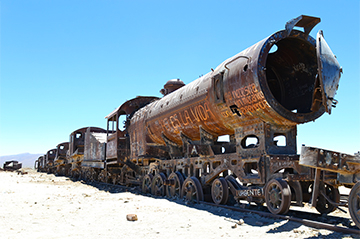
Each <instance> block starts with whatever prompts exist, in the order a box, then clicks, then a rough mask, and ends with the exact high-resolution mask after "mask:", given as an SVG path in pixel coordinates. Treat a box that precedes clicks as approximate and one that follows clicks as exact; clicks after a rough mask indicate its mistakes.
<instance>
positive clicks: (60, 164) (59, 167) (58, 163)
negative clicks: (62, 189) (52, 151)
mask: <svg viewBox="0 0 360 240" xmlns="http://www.w3.org/2000/svg"><path fill="white" fill-rule="evenodd" d="M68 151H69V142H63V143H59V144H58V145H57V146H56V156H55V159H54V167H55V168H56V170H55V173H56V174H57V175H60V176H69V174H70V169H69V165H68V164H67V159H66V155H67V152H68Z"/></svg>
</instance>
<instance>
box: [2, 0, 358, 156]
mask: <svg viewBox="0 0 360 240" xmlns="http://www.w3.org/2000/svg"><path fill="white" fill-rule="evenodd" d="M359 11H360V5H359V1H346V3H344V1H334V0H330V1H234V0H231V1H213V0H207V1H187V0H182V1H172V0H168V1H151V0H148V1H140V0H134V1H121V0H118V1H111V0H103V1H100V0H98V1H93V0H86V1H81V0H75V1H74V0H71V1H67V0H51V1H49V0H26V1H25V0H24V1H21V0H2V1H1V2H0V34H1V35H0V156H4V155H11V154H18V153H24V152H29V153H45V152H46V151H47V150H49V149H51V148H54V147H55V146H56V145H57V144H58V143H60V142H64V141H68V140H69V134H70V133H71V132H72V131H74V130H76V129H78V128H81V127H85V126H97V127H102V128H106V120H105V119H104V117H105V116H106V115H107V114H109V113H110V112H112V111H113V110H114V109H115V108H116V107H118V106H119V105H121V104H122V103H123V102H124V101H126V100H129V99H131V98H134V97H136V96H138V95H143V96H158V97H160V96H161V94H160V93H159V90H160V89H161V88H162V87H163V85H164V83H165V82H166V81H167V80H169V79H173V78H180V79H181V80H183V81H184V82H185V83H190V82H191V81H193V80H195V79H196V78H198V77H199V76H200V75H202V74H206V73H208V72H209V71H210V69H211V68H215V67H216V66H217V65H219V64H220V63H221V62H223V61H224V60H225V59H227V58H229V57H231V56H233V55H235V54H237V53H238V52H240V51H242V50H244V49H246V48H247V47H249V46H251V45H253V44H255V43H257V42H258V41H260V40H262V39H264V38H266V37H268V36H269V35H271V34H272V33H274V32H277V31H279V30H282V29H284V26H285V23H286V22H287V21H288V20H290V19H292V18H295V17H298V16H299V15H302V14H304V15H310V16H316V17H320V18H321V22H320V23H319V24H318V25H317V26H316V27H315V28H314V29H313V30H312V32H311V35H312V36H313V37H315V36H316V33H317V31H318V30H319V29H322V30H323V31H324V36H325V39H326V41H327V43H328V44H329V46H330V47H331V49H332V51H333V52H334V54H335V55H336V56H337V58H338V61H339V63H340V65H341V66H342V67H343V71H344V73H343V75H342V77H341V79H340V87H339V90H338V93H337V95H336V96H335V98H336V99H337V100H338V101H339V103H338V105H337V107H336V108H335V109H333V111H332V114H331V115H328V114H326V115H323V116H322V117H321V118H319V119H317V120H316V121H315V122H311V123H307V124H302V125H299V126H298V146H299V147H298V151H299V150H300V146H301V144H306V145H310V146H317V147H322V148H326V149H331V150H337V151H341V152H345V153H350V154H353V153H355V152H357V151H359V150H360V111H359V110H360V77H359V71H360V62H359V56H360V50H359V46H360V41H359V33H360V27H359V23H360V18H359Z"/></svg>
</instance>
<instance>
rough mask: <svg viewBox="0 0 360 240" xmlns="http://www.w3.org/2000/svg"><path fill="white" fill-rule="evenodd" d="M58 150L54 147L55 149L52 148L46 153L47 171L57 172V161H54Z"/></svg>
mask: <svg viewBox="0 0 360 240" xmlns="http://www.w3.org/2000/svg"><path fill="white" fill-rule="evenodd" d="M56 152H57V149H56V148H54V149H50V150H49V151H47V153H46V154H45V155H44V158H45V159H44V162H45V163H44V165H45V171H46V172H48V173H55V172H56V168H55V163H54V159H55V156H56Z"/></svg>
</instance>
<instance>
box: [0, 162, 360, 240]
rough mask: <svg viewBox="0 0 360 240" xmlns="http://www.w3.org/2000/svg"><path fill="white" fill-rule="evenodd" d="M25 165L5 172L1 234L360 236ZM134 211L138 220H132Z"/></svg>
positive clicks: (0, 190)
mask: <svg viewBox="0 0 360 240" xmlns="http://www.w3.org/2000/svg"><path fill="white" fill-rule="evenodd" d="M21 171H22V172H23V173H26V174H18V173H16V172H4V171H0V239H155V238H156V239H223V238H227V239H229V238H232V239H239V238H243V239H265V238H266V239H292V238H295V239H296V238H297V239H317V238H319V239H322V238H332V239H343V238H359V236H358V235H351V234H342V233H338V232H333V231H329V230H324V229H314V228H311V227H307V226H303V225H301V224H299V223H296V222H292V221H287V220H279V219H273V218H266V217H261V216H259V215H256V214H251V213H243V212H232V211H230V210H226V209H223V208H218V207H211V206H207V205H204V204H186V203H185V202H184V201H182V200H170V199H166V198H154V197H151V196H145V195H142V194H140V193H138V192H137V191H136V189H135V188H121V187H120V188H119V187H116V188H115V187H111V186H104V185H100V184H86V183H84V182H82V181H72V180H71V179H69V178H67V177H56V176H55V175H53V174H46V173H39V172H36V171H35V170H31V169H22V170H21ZM129 214H135V215H136V216H137V220H136V221H129V220H128V219H127V215H129ZM334 214H342V213H341V212H340V211H338V210H336V212H335V213H334ZM347 215H348V214H347ZM345 216H346V215H345Z"/></svg>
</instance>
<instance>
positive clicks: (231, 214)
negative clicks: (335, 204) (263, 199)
mask: <svg viewBox="0 0 360 240" xmlns="http://www.w3.org/2000/svg"><path fill="white" fill-rule="evenodd" d="M71 180H73V179H71ZM73 181H76V180H73ZM81 182H82V183H84V184H87V185H90V186H92V187H95V188H97V189H99V190H100V191H107V192H109V193H113V194H115V193H123V192H130V193H133V194H136V195H142V196H145V197H152V198H159V199H167V200H169V201H171V202H174V203H176V204H180V205H183V206H186V207H190V208H194V209H197V210H203V211H207V212H209V213H211V214H214V215H216V216H219V217H224V220H225V221H227V222H229V223H230V225H231V228H238V227H239V228H240V227H242V225H244V224H246V225H249V226H251V227H259V228H260V227H265V226H269V225H274V227H273V228H271V229H270V230H268V231H267V233H269V234H274V233H278V232H289V236H290V235H299V237H301V234H302V233H304V231H305V230H303V229H302V228H301V226H302V225H303V224H301V223H299V222H294V221H289V220H283V219H276V218H271V217H265V216H260V215H258V214H254V213H251V212H241V211H240V212H238V211H232V210H230V209H226V208H223V207H221V206H219V207H217V206H210V205H207V204H203V203H199V204H197V203H192V202H188V201H185V200H183V199H178V198H168V197H156V196H153V195H150V194H143V193H142V192H141V189H140V187H138V186H137V187H126V186H121V185H113V184H106V183H101V182H85V181H83V180H81ZM238 207H239V208H240V209H241V208H244V209H252V210H257V211H265V212H267V208H266V207H264V206H254V205H250V204H241V205H238ZM302 214H307V215H309V213H303V212H299V211H291V210H290V211H289V213H288V214H287V215H289V216H294V217H297V218H299V217H300V218H301V217H302ZM310 214H311V215H314V217H313V218H314V219H315V220H317V221H322V222H329V221H330V222H332V223H342V224H343V226H345V227H350V228H353V227H351V223H350V220H349V219H347V218H342V217H336V216H330V217H329V216H321V215H320V214H314V213H310ZM317 218H318V219H317ZM307 231H309V230H307ZM310 231H311V230H310ZM312 231H314V232H315V233H314V236H312V237H309V238H308V239H324V238H327V239H341V238H344V237H350V238H351V237H353V238H359V237H360V236H359V235H354V234H344V233H340V232H332V233H330V234H328V235H323V234H321V232H320V230H319V229H316V228H313V230H312Z"/></svg>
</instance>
